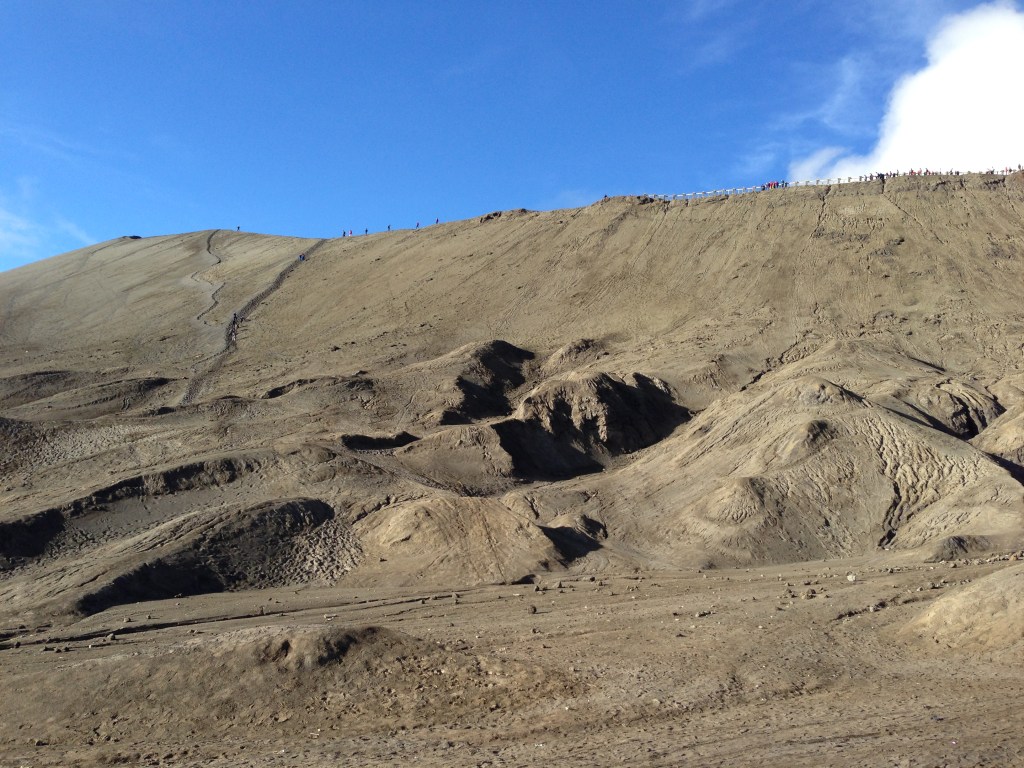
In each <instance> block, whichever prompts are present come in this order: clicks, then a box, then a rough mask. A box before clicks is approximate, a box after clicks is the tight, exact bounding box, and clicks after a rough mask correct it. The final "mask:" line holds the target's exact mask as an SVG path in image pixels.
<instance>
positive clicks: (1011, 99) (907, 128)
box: [790, 2, 1024, 179]
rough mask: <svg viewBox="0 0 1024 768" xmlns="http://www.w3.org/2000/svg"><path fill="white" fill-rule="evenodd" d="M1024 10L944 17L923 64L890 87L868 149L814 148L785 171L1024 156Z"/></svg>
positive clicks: (995, 164)
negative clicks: (851, 152)
mask: <svg viewBox="0 0 1024 768" xmlns="http://www.w3.org/2000/svg"><path fill="white" fill-rule="evenodd" d="M1022 50H1024V13H1022V12H1021V11H1019V10H1018V9H1017V7H1016V6H1015V5H1013V4H1011V3H1008V2H999V3H992V4H987V5H983V6H979V7H978V8H975V9H973V10H970V11H967V12H966V13H962V14H958V15H955V16H950V17H947V18H946V19H944V20H943V22H942V23H941V24H940V25H939V27H938V28H937V29H936V31H935V33H934V34H933V35H932V36H931V38H930V39H929V41H928V46H927V64H926V66H925V67H924V69H922V70H920V71H918V72H915V73H913V74H911V75H908V76H906V77H904V78H903V79H901V80H900V81H899V82H898V83H897V84H896V86H895V87H894V88H893V91H892V93H891V94H890V97H889V101H888V107H887V110H886V113H885V116H884V118H883V119H882V123H881V126H880V127H879V132H878V141H877V143H876V145H875V147H874V148H873V149H872V150H871V151H870V152H868V153H867V154H866V155H846V156H840V155H839V153H837V152H836V148H834V147H828V148H825V149H823V150H818V151H817V152H815V153H814V154H813V155H811V156H810V157H807V158H804V159H802V160H799V161H797V162H795V163H793V165H792V166H791V167H790V177H791V178H794V179H806V178H815V177H822V178H824V177H836V176H858V175H860V174H863V173H872V172H875V171H893V170H907V169H909V168H931V169H935V170H938V169H941V170H950V169H956V170H961V171H978V170H984V169H986V168H1003V167H1004V166H1007V165H1010V166H1014V167H1015V166H1016V165H1017V164H1018V163H1021V162H1024V141H1022V140H1021V136H1022V133H1021V126H1022V125H1024V100H1021V99H1020V97H1019V92H1020V89H1021V86H1022V84H1024V59H1022V58H1021V55H1020V52H1021V51H1022Z"/></svg>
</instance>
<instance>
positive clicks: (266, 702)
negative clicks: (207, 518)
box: [0, 627, 576, 743]
mask: <svg viewBox="0 0 1024 768" xmlns="http://www.w3.org/2000/svg"><path fill="white" fill-rule="evenodd" d="M575 689H576V686H575V685H574V683H573V682H572V681H571V680H570V679H569V678H567V677H565V676H564V675H562V674H559V673H556V672H551V671H548V670H545V669H543V668H542V667H540V666H529V665H525V664H522V663H516V662H510V661H502V660H499V659H496V658H488V657H484V656H475V655H470V654H465V653H461V652H459V651H455V650H450V649H447V648H445V647H442V646H440V645H438V644H435V643H431V642H425V641H423V640H419V639H417V638H414V637H410V636H409V635H406V634H403V633H401V632H396V631H394V630H389V629H382V628H377V627H364V628H357V629H342V628H337V629H325V628H319V627H296V628H275V629H269V628H268V629H259V630H243V631H239V632H234V633H227V634H223V635H219V636H216V637H213V638H210V639H201V640H197V641H193V642H190V643H187V644H185V645H183V646H179V647H176V648H173V649H171V650H170V651H169V652H165V653H163V654H160V655H157V656H153V657H148V658H147V657H141V658H124V659H107V660H104V661H98V662H80V663H77V664H73V665H70V666H69V667H68V668H67V669H66V670H65V671H64V674H63V675H62V679H61V680H60V681H55V680H54V679H53V678H52V677H44V676H41V675H38V674H37V675H31V674H29V675H24V676H22V677H19V678H18V679H16V680H13V681H9V687H8V689H7V695H6V696H5V697H4V702H5V703H3V704H0V711H2V712H3V716H4V718H5V719H7V720H8V722H10V723H15V722H17V723H25V724H26V725H28V726H30V727H31V730H32V733H35V734H42V735H43V736H44V737H46V738H47V739H48V740H50V741H51V743H61V742H62V741H63V740H66V739H69V737H72V736H74V737H76V738H77V739H81V738H82V737H83V736H90V735H92V736H95V737H97V738H98V739H99V740H102V739H103V738H104V737H106V736H108V735H109V736H111V737H116V738H121V739H124V738H130V737H131V735H132V734H138V733H139V731H140V729H144V730H146V731H148V732H150V734H151V736H152V737H153V738H159V736H160V735H161V734H164V733H167V732H178V731H180V730H181V729H187V730H189V731H191V732H192V733H193V734H202V735H205V736H209V735H214V734H222V735H228V734H230V733H231V732H232V731H233V730H234V729H236V728H237V729H240V730H241V729H248V730H247V732H248V733H252V730H251V729H254V728H255V729H260V728H267V729H271V732H272V733H279V734H283V733H288V734H294V733H302V732H308V731H310V730H315V729H322V730H324V731H328V730H333V729H345V730H348V731H350V730H351V729H352V728H368V727H376V726H377V725H379V721H380V720H386V721H391V722H394V723H400V722H402V721H403V720H404V719H406V718H412V717H415V718H416V719H417V721H418V722H423V721H427V722H445V721H449V720H451V721H458V720H460V719H461V718H463V717H467V716H469V717H472V718H473V719H474V720H482V719H485V718H486V717H487V716H488V715H489V713H491V712H497V713H498V714H499V715H500V713H501V711H505V710H508V709H511V708H519V709H524V708H529V707H532V706H536V705H537V704H538V703H539V702H540V701H543V700H545V699H547V700H551V699H556V698H557V697H559V696H568V695H571V694H572V693H573V692H574V691H575ZM12 703H15V704H14V706H13V707H12V706H11V704H12ZM4 710H6V711H4ZM374 721H376V723H374Z"/></svg>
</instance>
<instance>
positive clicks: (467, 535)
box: [355, 497, 571, 586]
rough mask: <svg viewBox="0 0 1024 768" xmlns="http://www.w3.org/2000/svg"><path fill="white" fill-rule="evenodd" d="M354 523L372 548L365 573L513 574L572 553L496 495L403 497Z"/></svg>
mask: <svg viewBox="0 0 1024 768" xmlns="http://www.w3.org/2000/svg"><path fill="white" fill-rule="evenodd" d="M355 531H356V533H357V534H358V535H359V538H360V540H361V542H362V544H363V547H364V549H365V551H366V555H367V558H366V565H365V567H363V568H362V569H360V571H359V574H358V579H359V580H360V581H367V580H369V581H372V580H374V579H375V578H377V574H378V572H386V573H387V574H388V577H389V580H391V579H394V580H398V581H399V582H401V583H406V584H420V583H425V584H450V585H460V586H462V585H469V584H477V583H481V582H483V583H494V582H514V581H518V580H520V579H522V578H524V577H525V576H528V575H530V574H533V573H537V572H538V571H547V570H551V569H556V568H559V567H560V564H561V563H562V562H563V561H565V560H567V559H571V557H567V556H566V555H565V554H563V553H562V552H560V551H559V550H558V549H557V548H556V547H555V545H554V544H553V543H552V541H551V540H550V538H549V537H548V536H546V535H545V533H544V531H543V530H541V528H540V527H538V526H537V525H535V524H534V523H532V522H531V521H530V520H529V519H527V518H525V517H523V516H521V515H519V514H516V513H515V512H513V511H512V510H511V509H510V508H509V507H507V506H505V505H504V504H502V503H501V502H499V501H497V500H495V499H486V498H464V497H452V498H432V499H419V500H417V501H411V502H405V503H400V504H396V505H394V506H392V507H387V508H385V509H382V510H380V511H378V512H375V513H373V514H372V515H368V516H367V517H366V518H364V519H363V520H361V521H359V522H358V523H356V525H355ZM374 560H377V561H378V562H377V563H376V564H375V563H374V562H373V561H374Z"/></svg>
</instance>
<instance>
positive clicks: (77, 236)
mask: <svg viewBox="0 0 1024 768" xmlns="http://www.w3.org/2000/svg"><path fill="white" fill-rule="evenodd" d="M54 223H55V224H56V226H57V229H59V230H60V231H61V232H64V233H65V234H67V235H69V236H70V237H71V238H73V239H74V240H77V241H78V243H79V244H80V245H83V246H84V245H92V244H93V243H95V242H96V238H95V237H93V236H92V235H90V234H89V233H88V232H86V231H85V230H84V229H82V228H81V227H80V226H78V225H77V224H75V223H74V222H73V221H68V220H67V219H65V218H63V217H57V220H56V222H54Z"/></svg>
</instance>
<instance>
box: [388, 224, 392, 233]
mask: <svg viewBox="0 0 1024 768" xmlns="http://www.w3.org/2000/svg"><path fill="white" fill-rule="evenodd" d="M390 231H391V225H390V224H388V232H390Z"/></svg>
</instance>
